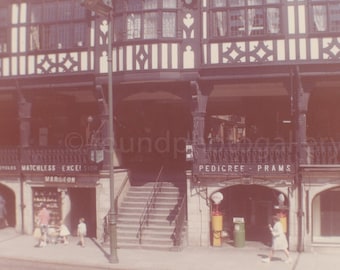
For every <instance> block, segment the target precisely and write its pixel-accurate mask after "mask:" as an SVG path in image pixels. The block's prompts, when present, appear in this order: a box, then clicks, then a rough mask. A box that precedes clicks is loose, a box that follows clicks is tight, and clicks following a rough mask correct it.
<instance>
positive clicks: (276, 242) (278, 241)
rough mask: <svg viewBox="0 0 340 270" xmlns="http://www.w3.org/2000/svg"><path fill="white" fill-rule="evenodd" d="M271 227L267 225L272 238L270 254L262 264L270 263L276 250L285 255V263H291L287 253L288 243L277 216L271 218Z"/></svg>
mask: <svg viewBox="0 0 340 270" xmlns="http://www.w3.org/2000/svg"><path fill="white" fill-rule="evenodd" d="M273 224H274V225H273V226H272V225H271V224H269V225H268V226H269V230H270V232H271V234H272V237H273V242H272V247H271V250H270V254H269V256H268V257H267V258H264V259H263V260H262V261H263V262H270V261H271V259H272V257H273V256H274V253H275V251H276V250H282V251H283V252H284V253H285V254H286V257H287V259H286V261H285V262H287V263H290V262H291V258H290V255H289V251H288V241H287V238H286V235H285V233H284V231H283V227H282V224H281V222H280V218H279V217H277V216H273Z"/></svg>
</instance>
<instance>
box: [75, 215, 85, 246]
mask: <svg viewBox="0 0 340 270" xmlns="http://www.w3.org/2000/svg"><path fill="white" fill-rule="evenodd" d="M86 233H87V228H86V223H85V219H84V218H80V219H79V223H78V230H77V235H78V237H79V243H78V244H79V245H80V246H82V247H85V236H86Z"/></svg>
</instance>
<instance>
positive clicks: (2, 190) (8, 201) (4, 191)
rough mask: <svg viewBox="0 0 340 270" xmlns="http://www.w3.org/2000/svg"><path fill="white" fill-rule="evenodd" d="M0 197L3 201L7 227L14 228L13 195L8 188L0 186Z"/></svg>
mask: <svg viewBox="0 0 340 270" xmlns="http://www.w3.org/2000/svg"><path fill="white" fill-rule="evenodd" d="M0 196H1V197H2V198H3V199H4V200H5V207H6V212H7V223H8V226H10V227H15V225H16V218H15V217H16V212H15V209H16V208H15V193H14V191H13V190H11V189H10V188H9V187H7V186H5V185H3V184H0Z"/></svg>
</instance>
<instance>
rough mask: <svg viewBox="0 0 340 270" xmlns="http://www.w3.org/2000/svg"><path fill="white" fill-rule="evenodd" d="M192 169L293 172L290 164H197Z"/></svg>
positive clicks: (218, 171)
mask: <svg viewBox="0 0 340 270" xmlns="http://www.w3.org/2000/svg"><path fill="white" fill-rule="evenodd" d="M194 171H195V172H197V173H199V174H225V173H229V174H238V173H249V174H251V173H255V174H275V173H293V172H294V169H293V165H292V164H252V165H249V164H199V165H196V169H195V170H194Z"/></svg>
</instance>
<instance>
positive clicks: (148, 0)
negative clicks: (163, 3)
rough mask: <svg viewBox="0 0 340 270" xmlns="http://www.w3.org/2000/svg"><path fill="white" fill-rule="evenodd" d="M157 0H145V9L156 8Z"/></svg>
mask: <svg viewBox="0 0 340 270" xmlns="http://www.w3.org/2000/svg"><path fill="white" fill-rule="evenodd" d="M156 8H157V0H144V9H156Z"/></svg>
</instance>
